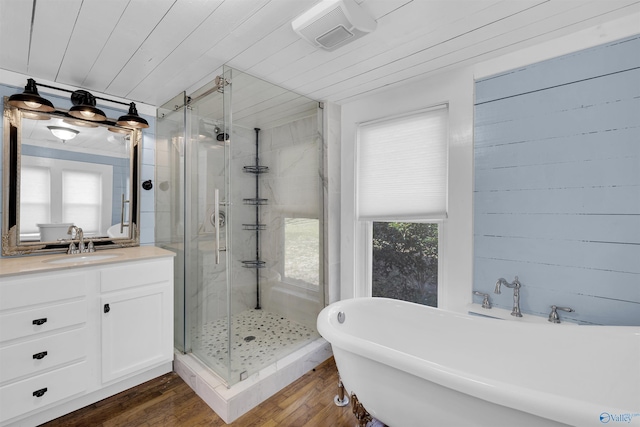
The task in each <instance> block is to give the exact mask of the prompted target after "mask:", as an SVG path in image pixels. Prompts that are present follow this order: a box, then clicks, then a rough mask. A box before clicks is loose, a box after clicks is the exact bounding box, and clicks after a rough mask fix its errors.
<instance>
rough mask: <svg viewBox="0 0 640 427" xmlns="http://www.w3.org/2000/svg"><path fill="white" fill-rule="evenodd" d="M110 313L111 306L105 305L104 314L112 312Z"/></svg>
mask: <svg viewBox="0 0 640 427" xmlns="http://www.w3.org/2000/svg"><path fill="white" fill-rule="evenodd" d="M110 311H111V307H109V304H105V305H104V312H105V313H108V312H110Z"/></svg>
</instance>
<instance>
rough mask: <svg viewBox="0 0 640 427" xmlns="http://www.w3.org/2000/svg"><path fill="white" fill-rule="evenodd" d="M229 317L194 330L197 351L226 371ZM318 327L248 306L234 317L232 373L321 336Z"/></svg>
mask: <svg viewBox="0 0 640 427" xmlns="http://www.w3.org/2000/svg"><path fill="white" fill-rule="evenodd" d="M227 323H228V321H227V319H226V318H222V319H219V320H216V321H212V322H208V323H205V324H204V325H202V327H201V328H200V329H199V330H196V331H195V333H194V343H198V347H196V346H195V345H194V353H195V354H196V355H198V356H199V357H205V358H206V360H207V361H210V362H212V363H213V364H214V365H215V367H214V370H216V371H217V370H220V371H221V372H225V371H226V370H227V359H228V348H229V345H228V342H229V340H228V339H229V334H228V324H227ZM319 337H320V335H319V334H318V332H316V331H315V330H314V329H311V328H309V327H307V326H305V325H302V324H300V323H297V322H294V321H292V320H289V319H287V318H286V317H284V316H281V315H279V314H275V313H270V312H266V311H263V310H247V311H244V312H242V313H239V314H237V315H234V316H233V317H232V330H231V343H232V346H231V359H232V360H231V375H232V378H234V377H235V378H238V376H239V375H240V374H241V373H242V372H244V371H248V372H249V373H250V374H251V373H253V372H256V371H258V370H260V369H262V368H263V367H265V366H268V365H271V364H273V363H275V362H276V361H277V360H278V359H279V358H280V357H282V356H285V355H287V354H289V353H291V352H293V351H295V350H296V349H298V348H301V347H302V346H303V345H305V344H306V343H308V342H310V341H312V340H315V339H316V338H319Z"/></svg>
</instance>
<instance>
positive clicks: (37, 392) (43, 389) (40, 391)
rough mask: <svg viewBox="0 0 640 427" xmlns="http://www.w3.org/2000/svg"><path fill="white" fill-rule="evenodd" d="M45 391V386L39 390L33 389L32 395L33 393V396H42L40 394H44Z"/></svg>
mask: <svg viewBox="0 0 640 427" xmlns="http://www.w3.org/2000/svg"><path fill="white" fill-rule="evenodd" d="M46 392H47V388H46V387H45V388H41V389H40V390H36V391H34V392H33V395H34V396H35V397H42V396H44V394H45V393H46Z"/></svg>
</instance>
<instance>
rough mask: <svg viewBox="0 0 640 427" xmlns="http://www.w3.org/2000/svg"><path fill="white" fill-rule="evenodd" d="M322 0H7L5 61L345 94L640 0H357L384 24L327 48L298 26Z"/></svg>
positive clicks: (142, 91) (637, 6)
mask: <svg viewBox="0 0 640 427" xmlns="http://www.w3.org/2000/svg"><path fill="white" fill-rule="evenodd" d="M318 1H319V0H109V1H105V0H0V68H2V69H5V70H9V71H13V72H17V73H21V74H24V75H27V76H30V77H33V78H35V79H36V80H38V79H42V80H48V81H50V82H58V83H63V84H68V85H71V86H74V87H79V88H84V89H86V90H89V91H95V92H99V93H104V94H108V95H113V96H117V97H121V98H125V99H130V100H132V101H135V102H142V103H146V104H149V105H156V106H158V105H161V104H163V103H164V102H165V101H167V100H169V99H170V98H172V97H173V96H175V95H176V94H178V93H179V92H181V91H185V90H186V92H187V93H188V94H189V93H193V92H194V91H196V90H197V89H198V88H200V87H201V86H203V85H205V84H207V83H209V82H210V81H212V80H213V79H214V77H215V76H216V75H217V74H219V73H220V71H221V67H222V65H223V64H227V65H229V66H231V67H233V68H236V69H239V70H242V71H245V72H247V73H248V74H251V75H254V76H256V77H260V78H262V79H264V80H267V81H269V82H272V83H275V84H277V85H279V86H281V87H283V88H287V89H290V90H293V91H295V92H297V93H299V94H302V95H305V96H308V97H309V98H312V99H316V100H324V101H331V102H336V103H346V102H349V101H351V100H354V99H357V98H358V97H361V96H363V95H365V94H369V93H372V92H374V91H376V90H380V89H381V88H386V87H389V86H393V85H395V84H399V83H402V82H406V81H409V80H412V79H418V78H423V77H426V76H428V75H430V74H434V73H440V72H443V71H447V70H450V69H453V68H455V67H460V66H464V65H469V64H472V63H475V62H479V61H484V60H487V59H489V58H492V57H495V56H499V55H502V54H505V53H508V52H512V51H514V50H518V49H521V48H523V47H526V46H530V45H534V44H538V43H540V42H543V41H546V40H550V39H553V38H555V37H558V36H561V35H565V34H569V33H572V32H575V31H578V30H580V29H583V28H587V27H591V26H595V25H598V24H600V23H602V22H605V21H609V20H612V19H615V18H620V17H623V16H627V15H629V14H632V13H637V12H639V11H640V0H591V1H587V0H501V1H500V0H357V2H358V3H359V4H360V6H361V7H362V8H363V9H364V10H365V11H367V12H368V13H369V14H370V15H371V16H372V17H373V18H375V19H376V21H377V23H378V27H377V29H376V30H375V31H374V32H373V33H371V34H369V35H367V36H365V37H362V38H361V39H358V40H356V41H355V42H353V43H351V44H347V45H345V46H343V47H341V48H339V49H337V50H335V51H334V52H327V51H323V50H318V49H316V48H314V47H313V46H311V45H310V44H308V43H307V42H305V41H303V40H302V39H300V38H299V37H298V36H297V35H296V34H295V32H294V31H293V30H292V28H291V21H292V20H293V19H294V18H295V17H296V16H298V15H299V14H301V13H302V12H304V11H305V10H307V9H308V8H310V7H311V6H313V5H314V4H316V3H317V2H318ZM639 31H640V22H639Z"/></svg>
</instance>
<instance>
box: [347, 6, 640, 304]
mask: <svg viewBox="0 0 640 427" xmlns="http://www.w3.org/2000/svg"><path fill="white" fill-rule="evenodd" d="M639 22H640V15H639V14H634V15H630V16H628V17H626V18H623V19H619V20H616V21H612V22H608V23H606V24H603V25H599V26H597V27H593V28H590V29H587V30H583V31H580V32H578V33H575V34H572V35H569V36H566V37H562V38H559V39H556V40H554V41H552V42H547V43H544V44H540V45H537V46H533V47H531V48H527V49H523V50H521V51H518V52H514V53H511V54H508V55H504V56H502V57H499V58H496V59H493V60H491V61H487V62H485V63H482V64H478V65H476V66H473V67H466V68H462V69H459V70H455V71H447V72H445V73H442V74H440V75H437V76H434V77H430V78H428V79H425V80H422V81H414V82H411V83H407V84H405V85H402V86H394V87H393V88H392V89H390V90H386V91H384V92H380V93H376V94H373V95H371V96H369V97H366V98H363V99H360V100H357V101H354V102H351V103H348V104H345V105H343V106H342V117H341V121H342V132H341V140H342V146H341V162H342V165H341V231H340V232H341V245H340V250H341V274H340V282H341V287H340V288H341V289H340V298H341V299H345V298H352V297H356V296H364V295H367V294H368V290H367V289H365V288H364V285H363V284H362V283H357V282H356V268H358V266H361V265H363V264H364V263H363V260H358V259H357V258H356V246H357V243H356V238H357V236H358V233H359V230H358V224H357V223H356V221H355V215H354V214H355V191H354V189H355V186H354V182H355V171H354V169H355V168H354V166H355V162H354V155H355V141H356V130H357V124H358V123H360V122H364V121H369V120H373V119H378V118H382V117H388V116H393V115H396V114H400V113H403V112H409V111H414V110H418V109H421V108H425V107H428V106H431V105H437V104H441V103H444V102H447V103H448V104H449V120H450V134H449V135H450V141H449V174H448V176H449V200H448V214H449V217H448V219H447V221H446V224H445V229H444V242H443V249H444V250H443V255H442V257H443V260H444V265H443V271H441V281H442V284H443V292H441V299H440V307H441V308H445V309H450V310H456V311H465V306H466V304H467V303H469V302H471V296H472V294H471V291H472V289H471V288H472V276H473V261H472V257H473V229H472V216H473V203H472V201H473V89H474V80H475V79H477V78H481V77H486V76H489V75H491V74H495V73H498V72H502V71H506V70H510V69H512V68H516V67H520V66H523V65H526V64H530V63H534V62H538V61H541V60H545V59H549V58H552V57H556V56H560V55H563V54H565V53H569V52H574V51H578V50H581V49H585V48H588V47H592V46H596V45H599V44H602V43H606V42H608V41H612V40H616V39H619V38H623V37H628V36H631V35H633V34H636V33H638V29H639V28H638V23H639ZM361 252H362V251H361Z"/></svg>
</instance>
